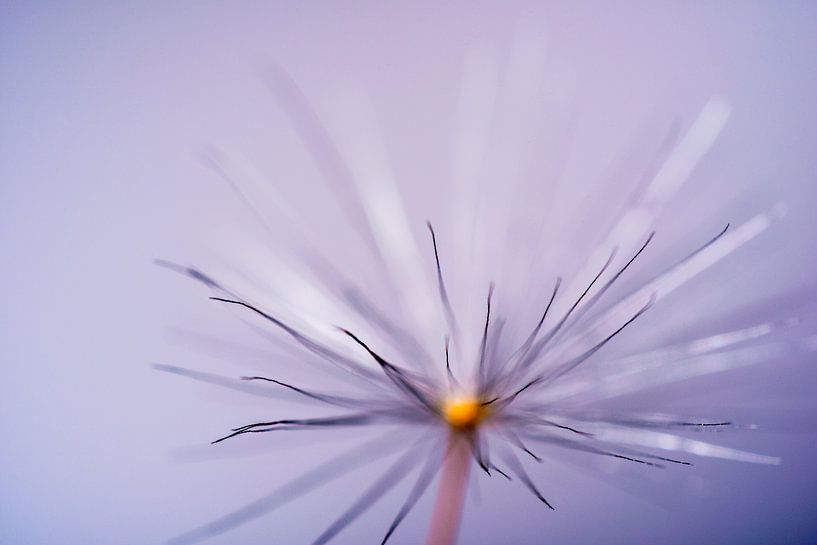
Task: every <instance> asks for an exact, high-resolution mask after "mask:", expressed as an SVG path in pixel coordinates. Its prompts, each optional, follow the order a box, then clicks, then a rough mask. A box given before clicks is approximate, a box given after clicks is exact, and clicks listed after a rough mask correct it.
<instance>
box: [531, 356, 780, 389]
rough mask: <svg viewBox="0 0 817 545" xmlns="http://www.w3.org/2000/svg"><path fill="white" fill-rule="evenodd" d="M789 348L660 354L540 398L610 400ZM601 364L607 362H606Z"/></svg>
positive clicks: (762, 359)
mask: <svg viewBox="0 0 817 545" xmlns="http://www.w3.org/2000/svg"><path fill="white" fill-rule="evenodd" d="M787 351H788V347H787V346H786V345H784V344H782V343H769V344H763V345H757V346H750V347H747V348H740V349H735V350H731V351H725V352H716V353H712V354H704V355H700V356H694V357H690V358H686V359H681V360H677V359H670V360H666V359H664V358H661V357H658V358H655V359H649V358H648V359H645V360H644V361H641V362H639V363H635V362H633V363H630V364H629V365H628V366H627V368H625V369H623V370H620V371H619V372H614V373H608V372H607V371H602V373H603V375H604V377H603V379H601V378H599V377H592V378H587V377H584V378H582V379H574V380H573V381H565V382H564V383H559V384H558V386H557V385H555V384H554V386H552V387H551V388H548V389H547V390H546V391H543V392H542V394H541V396H540V397H539V398H538V399H539V401H542V402H545V403H551V402H554V401H561V400H566V399H568V398H571V397H573V396H579V399H581V398H582V396H583V395H584V396H587V397H588V398H592V400H593V401H600V400H602V399H609V398H613V397H617V396H622V395H626V394H630V393H634V392H637V391H639V390H643V389H646V388H651V387H654V386H659V385H663V384H670V383H673V382H679V381H683V380H688V379H692V378H696V377H700V376H704V375H710V374H713V373H720V372H723V371H728V370H731V369H735V368H738V367H743V366H747V365H754V364H757V363H762V362H765V361H771V360H774V359H775V358H780V357H782V356H783V355H784V354H786V353H787ZM601 365H604V363H602V364H601Z"/></svg>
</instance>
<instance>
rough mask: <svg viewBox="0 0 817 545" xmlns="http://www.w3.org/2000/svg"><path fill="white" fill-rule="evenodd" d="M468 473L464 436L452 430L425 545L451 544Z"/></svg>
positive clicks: (468, 458) (460, 509) (463, 498)
mask: <svg viewBox="0 0 817 545" xmlns="http://www.w3.org/2000/svg"><path fill="white" fill-rule="evenodd" d="M470 471H471V452H470V448H469V444H468V438H467V437H466V436H465V434H463V433H461V432H457V431H452V432H451V435H450V436H449V438H448V449H447V451H446V456H445V459H444V460H443V467H442V476H441V477H440V484H439V488H438V489H437V498H436V500H435V502H434V511H433V512H432V515H431V524H430V526H429V529H428V535H427V537H426V545H454V544H455V543H456V541H457V532H458V530H459V527H460V519H461V518H462V510H463V504H464V503H465V490H466V488H467V487H468V474H469V472H470Z"/></svg>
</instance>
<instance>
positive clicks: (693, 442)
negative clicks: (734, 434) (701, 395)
mask: <svg viewBox="0 0 817 545" xmlns="http://www.w3.org/2000/svg"><path fill="white" fill-rule="evenodd" d="M588 429H590V430H592V433H593V434H594V436H595V437H596V438H597V439H599V440H601V441H609V442H613V443H620V444H629V445H638V446H640V447H647V448H655V449H661V450H673V451H680V452H688V453H690V454H694V455H696V456H702V457H707V458H721V459H724V460H732V461H735V462H748V463H752V464H767V465H778V464H780V458H778V457H776V456H767V455H765V454H756V453H754V452H746V451H744V450H738V449H734V448H729V447H722V446H719V445H713V444H711V443H707V442H705V441H700V440H697V439H689V438H687V437H681V436H678V435H674V434H672V433H666V432H658V431H651V430H635V429H631V428H620V427H609V426H606V425H603V424H602V425H596V426H593V425H591V426H589V427H588Z"/></svg>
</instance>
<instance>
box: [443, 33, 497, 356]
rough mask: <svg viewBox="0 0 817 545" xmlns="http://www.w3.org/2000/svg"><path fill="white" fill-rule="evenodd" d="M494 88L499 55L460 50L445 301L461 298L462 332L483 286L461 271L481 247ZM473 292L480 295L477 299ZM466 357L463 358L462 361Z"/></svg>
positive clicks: (484, 47)
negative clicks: (480, 212) (479, 221)
mask: <svg viewBox="0 0 817 545" xmlns="http://www.w3.org/2000/svg"><path fill="white" fill-rule="evenodd" d="M498 84H499V51H498V50H497V49H496V48H495V47H493V46H491V45H490V44H487V43H482V42H480V43H479V44H475V46H474V47H473V48H471V49H469V50H468V51H466V54H465V58H464V60H463V74H462V82H461V84H460V92H459V98H458V100H457V105H456V106H457V114H456V122H455V129H454V134H453V135H452V142H453V147H452V153H451V156H452V159H451V189H450V191H451V197H450V199H449V202H451V203H456V206H452V207H451V214H450V216H451V218H452V220H451V236H452V239H453V240H456V241H458V244H457V245H456V246H454V252H455V253H454V255H453V256H452V259H451V260H450V262H451V263H453V264H454V265H456V266H458V267H459V268H457V269H455V270H454V271H453V272H454V273H455V274H454V276H455V277H456V278H457V283H458V284H459V286H458V288H456V289H455V290H453V292H452V293H451V294H449V295H450V296H452V297H453V298H454V299H455V300H457V294H458V293H461V294H465V296H464V297H463V298H462V299H460V300H461V301H462V304H461V305H460V307H461V308H462V312H461V313H460V314H459V315H458V318H459V319H460V320H461V325H463V326H465V329H466V331H467V330H469V329H470V327H471V326H473V325H475V324H476V323H477V322H474V321H473V319H472V317H474V316H477V315H478V313H477V311H476V304H477V302H478V304H480V305H481V304H482V295H481V294H482V292H483V289H484V287H485V286H478V284H477V283H478V282H479V279H478V275H476V274H473V273H471V271H468V270H466V269H465V268H464V266H465V264H471V265H472V266H473V265H474V264H476V263H480V261H479V257H478V255H477V254H478V251H479V250H480V249H482V248H483V247H484V245H483V244H481V242H482V241H478V240H476V234H475V229H474V228H475V226H476V211H477V203H478V202H479V198H478V197H479V188H480V184H479V181H480V173H481V172H482V170H483V167H484V165H485V157H486V156H487V150H488V142H489V141H490V135H491V122H492V120H493V117H494V109H495V106H496V97H497V92H498ZM476 293H479V294H480V296H479V297H477V296H476V295H474V294H476ZM471 345H472V343H464V346H455V349H456V350H457V351H458V352H459V354H460V355H461V357H462V358H463V359H464V358H466V357H467V358H468V359H471V357H472V356H473V355H474V354H476V349H475V348H473V347H472V346H471ZM466 354H468V355H467V356H466Z"/></svg>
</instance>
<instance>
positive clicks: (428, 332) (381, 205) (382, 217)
mask: <svg viewBox="0 0 817 545" xmlns="http://www.w3.org/2000/svg"><path fill="white" fill-rule="evenodd" d="M332 117H333V118H337V121H338V122H337V124H336V127H337V131H338V134H340V135H341V138H339V139H338V142H339V146H340V148H341V151H342V153H343V155H344V157H345V159H346V161H347V164H348V166H349V168H350V170H351V172H352V174H353V178H354V180H355V184H356V189H357V192H358V195H359V197H360V203H361V205H362V207H363V210H364V212H365V214H366V219H367V220H368V223H369V228H370V231H371V233H372V236H373V238H374V240H375V242H376V244H377V248H378V251H379V252H380V254H381V255H382V257H383V261H384V263H385V264H386V267H387V269H388V272H389V275H390V276H391V278H392V286H393V288H394V290H395V292H396V294H397V297H398V300H399V301H400V304H401V307H402V312H404V313H405V315H406V316H408V317H410V318H411V319H412V325H413V327H412V328H411V329H412V330H414V331H416V332H417V331H422V332H424V335H422V336H421V338H423V339H425V340H427V341H428V340H430V339H437V340H439V333H438V331H439V330H438V329H437V328H436V327H435V326H436V325H437V322H438V319H439V316H440V313H439V312H437V310H438V309H437V308H436V305H435V303H434V299H433V297H432V295H431V294H433V293H435V291H434V288H433V287H432V284H431V283H430V281H429V279H430V278H431V271H432V270H433V268H432V266H433V261H432V260H431V259H426V260H423V259H422V257H421V254H420V251H419V249H418V246H417V243H416V241H415V239H414V235H413V234H412V230H411V227H410V224H409V219H408V216H407V214H406V212H405V209H404V207H403V202H402V197H401V196H400V192H399V190H398V189H397V180H396V176H395V174H394V171H393V169H392V167H391V165H390V162H389V158H388V153H387V151H386V149H385V148H384V147H383V138H382V136H381V135H380V131H379V128H378V123H377V119H376V115H375V112H374V111H373V109H372V105H371V102H370V101H369V100H368V98H367V97H366V95H365V94H364V92H363V91H362V90H360V89H359V88H357V86H355V84H353V83H352V82H347V83H346V86H345V92H344V93H342V95H341V97H340V100H339V102H338V103H337V104H336V105H335V107H334V108H333V111H332Z"/></svg>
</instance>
